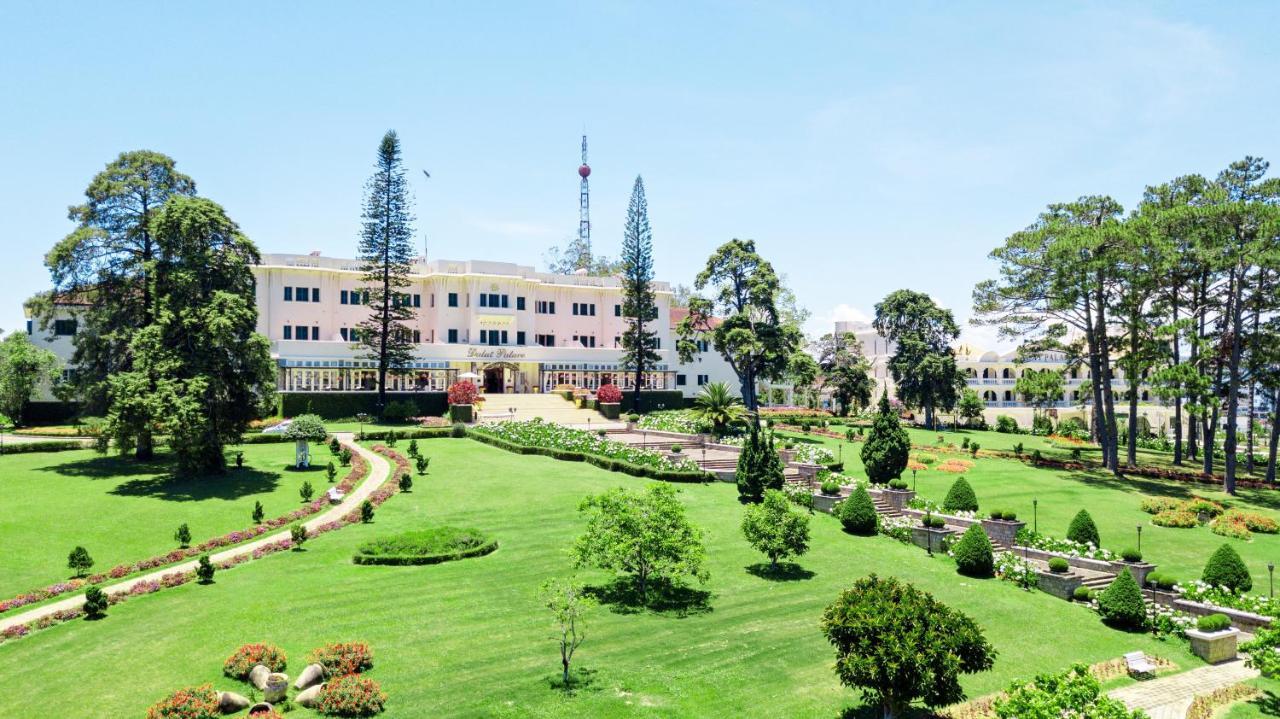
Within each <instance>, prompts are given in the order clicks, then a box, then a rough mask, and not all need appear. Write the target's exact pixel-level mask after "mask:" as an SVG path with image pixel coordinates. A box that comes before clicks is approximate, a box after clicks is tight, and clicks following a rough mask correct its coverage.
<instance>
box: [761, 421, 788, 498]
mask: <svg viewBox="0 0 1280 719" xmlns="http://www.w3.org/2000/svg"><path fill="white" fill-rule="evenodd" d="M760 445H761V447H762V448H763V449H764V457H763V459H762V460H761V462H760V464H761V468H760V469H761V482H760V484H761V491H762V494H763V490H767V489H777V490H781V489H782V485H783V484H785V483H786V477H785V475H784V474H783V473H784V471H785V470H784V468H783V466H782V455H780V454H778V448H777V447H775V446H774V444H773V433H772V432H770V433H769V441H768V442H767V443H766V442H761V443H760Z"/></svg>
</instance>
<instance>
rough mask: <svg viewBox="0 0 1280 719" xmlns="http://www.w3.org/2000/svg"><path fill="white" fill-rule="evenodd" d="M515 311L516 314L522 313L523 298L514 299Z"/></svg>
mask: <svg viewBox="0 0 1280 719" xmlns="http://www.w3.org/2000/svg"><path fill="white" fill-rule="evenodd" d="M516 310H517V311H518V312H524V298H523V297H517V298H516Z"/></svg>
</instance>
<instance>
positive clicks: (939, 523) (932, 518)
mask: <svg viewBox="0 0 1280 719" xmlns="http://www.w3.org/2000/svg"><path fill="white" fill-rule="evenodd" d="M920 524H921V525H923V526H925V527H928V528H929V529H942V528H943V527H945V526H947V520H945V519H943V518H942V517H939V516H938V515H936V514H926V515H924V517H923V518H921V520H920Z"/></svg>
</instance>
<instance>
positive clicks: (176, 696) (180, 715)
mask: <svg viewBox="0 0 1280 719" xmlns="http://www.w3.org/2000/svg"><path fill="white" fill-rule="evenodd" d="M220 716H222V713H221V712H220V711H219V710H218V692H216V691H214V690H213V687H212V686H211V685H209V684H204V685H201V686H198V687H185V688H183V689H179V690H178V691H176V692H174V693H172V694H170V695H169V696H167V697H165V698H164V699H161V700H160V701H158V702H156V703H155V704H152V705H151V707H150V708H148V709H147V719H216V718H217V717H220Z"/></svg>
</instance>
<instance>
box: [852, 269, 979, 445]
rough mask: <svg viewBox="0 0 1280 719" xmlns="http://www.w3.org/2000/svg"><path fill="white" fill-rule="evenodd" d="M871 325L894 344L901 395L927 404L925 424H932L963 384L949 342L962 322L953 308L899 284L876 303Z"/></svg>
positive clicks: (951, 404) (894, 366)
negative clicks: (955, 316)
mask: <svg viewBox="0 0 1280 719" xmlns="http://www.w3.org/2000/svg"><path fill="white" fill-rule="evenodd" d="M872 325H873V326H874V327H875V328H876V331H877V332H879V333H880V335H881V336H882V337H884V338H885V339H886V340H888V341H889V342H892V343H894V345H895V347H894V351H893V356H892V357H891V358H890V359H889V372H890V373H891V374H892V375H893V381H894V384H895V385H896V387H897V390H896V391H897V396H898V399H899V400H901V401H902V403H903V404H906V405H908V406H911V407H920V408H923V409H924V415H925V424H927V425H929V426H930V427H932V426H934V412H935V411H936V410H939V409H941V410H946V411H949V410H950V409H951V408H952V407H954V406H955V403H956V400H957V399H958V397H959V387H960V386H961V385H962V378H961V377H960V374H959V372H958V371H957V369H956V355H955V350H953V349H952V348H951V342H952V341H953V340H955V339H956V338H957V337H959V336H960V328H959V327H958V326H957V325H956V321H955V318H954V317H953V316H952V315H951V310H947V309H943V308H941V307H939V306H938V305H937V304H936V303H934V301H933V299H932V298H931V297H929V295H927V294H925V293H923V292H915V291H913V290H897V291H896V292H891V293H890V294H889V296H887V297H885V298H884V300H882V301H881V302H879V303H878V304H876V317H875V321H874V322H873V323H872Z"/></svg>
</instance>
